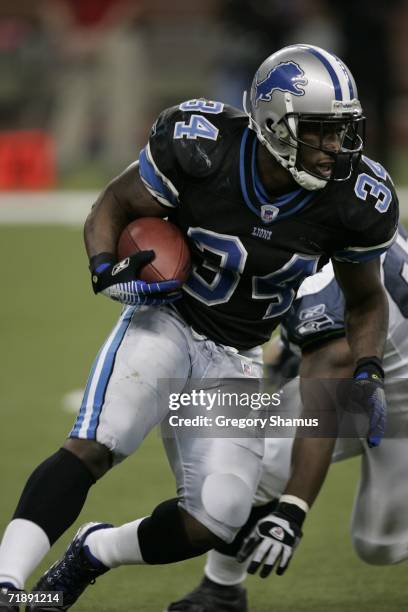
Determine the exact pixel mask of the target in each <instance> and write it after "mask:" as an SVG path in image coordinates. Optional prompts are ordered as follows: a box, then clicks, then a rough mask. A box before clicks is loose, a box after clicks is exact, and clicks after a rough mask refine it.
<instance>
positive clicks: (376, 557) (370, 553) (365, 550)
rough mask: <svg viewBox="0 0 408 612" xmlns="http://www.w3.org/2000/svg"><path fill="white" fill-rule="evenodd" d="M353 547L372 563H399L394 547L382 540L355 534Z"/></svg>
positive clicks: (365, 560)
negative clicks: (373, 539)
mask: <svg viewBox="0 0 408 612" xmlns="http://www.w3.org/2000/svg"><path fill="white" fill-rule="evenodd" d="M352 540H353V547H354V550H355V551H356V553H357V555H358V556H359V557H360V559H361V560H362V561H364V562H365V563H369V564H370V565H390V564H391V563H397V562H398V560H399V559H397V558H396V555H395V551H394V547H393V546H390V545H387V544H382V543H381V542H375V541H370V540H367V539H365V538H362V537H358V536H353V538H352Z"/></svg>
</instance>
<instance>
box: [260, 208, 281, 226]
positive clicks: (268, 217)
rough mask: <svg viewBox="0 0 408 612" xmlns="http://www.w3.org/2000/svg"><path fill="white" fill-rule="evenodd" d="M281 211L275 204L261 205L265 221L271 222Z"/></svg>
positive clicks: (262, 217)
mask: <svg viewBox="0 0 408 612" xmlns="http://www.w3.org/2000/svg"><path fill="white" fill-rule="evenodd" d="M278 212H279V208H277V207H276V206H273V204H264V205H263V206H261V219H262V221H263V222H264V223H271V222H272V221H273V220H274V219H275V217H276V216H277V214H278Z"/></svg>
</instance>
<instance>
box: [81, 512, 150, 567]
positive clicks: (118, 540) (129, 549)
mask: <svg viewBox="0 0 408 612" xmlns="http://www.w3.org/2000/svg"><path fill="white" fill-rule="evenodd" d="M144 518H145V517H143V518H140V519H137V521H133V522H132V523H126V525H122V526H121V527H113V528H112V529H99V530H98V531H94V532H93V533H91V534H90V535H89V536H88V537H87V538H86V540H85V542H84V546H85V547H88V548H89V552H90V553H91V555H93V556H94V557H95V558H96V559H97V560H98V561H100V562H101V563H103V564H104V565H105V566H106V567H111V568H112V567H118V566H119V565H144V564H145V562H144V561H143V558H142V553H141V552H140V546H139V538H138V535H137V530H138V528H139V525H140V523H141V522H142V521H143V519H144Z"/></svg>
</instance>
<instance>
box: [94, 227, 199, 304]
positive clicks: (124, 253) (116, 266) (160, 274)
mask: <svg viewBox="0 0 408 612" xmlns="http://www.w3.org/2000/svg"><path fill="white" fill-rule="evenodd" d="M117 251H118V253H117V255H118V257H117V258H116V257H115V256H114V255H112V254H111V253H100V254H99V255H97V256H96V257H93V258H92V259H91V272H92V286H93V289H94V291H95V293H102V294H103V295H106V296H107V297H110V298H111V299H113V300H116V301H118V302H121V303H122V304H127V305H131V306H135V305H161V304H167V303H171V302H174V301H175V300H177V299H179V298H180V297H181V296H182V294H181V291H180V290H179V289H180V286H181V284H182V283H183V282H184V281H185V280H186V278H187V276H188V273H189V270H190V253H189V250H188V246H187V244H186V242H185V240H184V237H183V235H182V233H181V232H180V230H179V229H178V228H177V227H176V226H175V225H173V224H170V223H168V222H167V221H164V220H163V219H157V218H140V219H137V220H136V221H133V222H132V223H130V224H129V225H128V226H127V227H126V228H125V229H124V230H123V232H122V234H121V236H120V238H119V242H118V248H117Z"/></svg>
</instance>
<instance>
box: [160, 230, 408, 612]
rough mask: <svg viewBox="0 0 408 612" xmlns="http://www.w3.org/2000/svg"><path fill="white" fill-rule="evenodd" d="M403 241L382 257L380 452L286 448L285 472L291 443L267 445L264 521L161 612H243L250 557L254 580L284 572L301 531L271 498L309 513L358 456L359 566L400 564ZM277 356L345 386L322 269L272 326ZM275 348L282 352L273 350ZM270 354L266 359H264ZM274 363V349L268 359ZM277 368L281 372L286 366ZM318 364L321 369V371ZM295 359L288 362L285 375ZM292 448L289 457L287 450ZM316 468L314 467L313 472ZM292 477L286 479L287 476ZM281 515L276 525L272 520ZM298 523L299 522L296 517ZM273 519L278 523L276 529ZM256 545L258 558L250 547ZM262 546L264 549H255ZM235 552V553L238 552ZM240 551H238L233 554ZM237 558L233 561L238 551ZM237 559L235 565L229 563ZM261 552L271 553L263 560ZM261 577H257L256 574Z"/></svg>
mask: <svg viewBox="0 0 408 612" xmlns="http://www.w3.org/2000/svg"><path fill="white" fill-rule="evenodd" d="M407 265H408V234H407V232H406V231H405V229H404V228H403V227H402V226H400V228H399V233H398V236H397V239H396V241H395V242H394V244H393V246H392V247H391V249H390V250H389V251H388V252H387V254H386V255H385V257H383V262H382V267H383V278H384V285H385V287H386V290H387V297H388V302H389V307H390V325H389V329H388V336H387V342H386V349H385V356H384V362H383V365H384V372H385V374H386V380H385V390H386V395H387V406H388V417H387V433H386V437H385V439H384V440H383V441H382V443H381V446H380V448H377V449H375V450H370V449H369V447H368V445H367V443H366V442H365V441H364V440H362V439H358V438H346V437H344V438H339V439H338V440H337V442H336V441H335V438H332V439H331V440H326V441H325V444H327V446H326V450H327V455H326V458H325V456H324V455H323V453H322V452H320V451H321V446H320V443H321V442H322V441H319V440H315V441H313V440H303V441H302V440H297V441H296V442H295V454H294V457H293V458H294V465H293V466H292V469H291V454H292V448H293V442H294V441H293V438H289V437H286V438H283V437H282V438H266V440H265V454H264V459H263V473H262V477H261V480H260V483H259V486H258V490H257V492H256V495H255V505H256V507H258V511H259V513H260V514H261V513H262V512H264V511H265V508H267V507H268V506H267V504H270V507H274V508H275V512H273V513H271V514H270V515H269V516H265V517H263V518H262V519H261V520H260V522H259V523H258V526H257V528H256V530H255V532H254V533H253V534H252V535H250V537H248V538H247V540H246V543H245V544H244V546H242V544H243V540H244V538H245V537H246V536H248V534H249V532H248V529H247V528H245V529H243V530H241V531H240V533H239V534H238V536H237V538H236V539H235V540H234V542H233V543H232V544H230V545H224V546H222V547H219V548H218V549H217V550H212V551H210V553H209V554H208V558H207V563H206V566H205V574H204V577H203V579H202V581H201V583H200V585H199V586H198V587H196V588H195V589H194V590H193V591H192V592H191V593H188V594H187V595H185V596H184V597H182V598H181V599H179V600H178V601H176V602H174V603H172V604H170V605H169V606H168V608H167V610H168V612H178V611H180V612H226V611H230V612H247V610H248V606H247V597H246V591H245V588H244V587H243V582H244V580H245V577H246V574H247V568H248V565H249V562H250V560H249V559H248V561H247V563H243V562H242V561H243V560H245V558H246V557H252V561H253V562H252V565H249V571H250V573H255V572H256V571H257V570H258V568H259V567H262V566H263V568H262V569H261V573H260V574H261V576H263V577H265V576H267V575H268V574H269V573H270V572H271V571H272V570H273V569H274V568H276V572H277V574H283V573H284V571H285V570H286V568H287V566H288V564H289V561H290V559H291V556H292V554H293V552H294V550H295V546H296V545H297V544H298V543H299V541H300V536H301V529H302V527H301V525H300V524H299V523H298V524H296V522H292V524H290V523H291V520H290V519H289V518H288V517H287V516H285V514H284V513H283V514H282V512H280V513H279V509H276V508H277V506H278V504H279V498H280V499H281V500H282V494H283V493H284V491H285V488H286V485H287V483H288V481H289V480H291V482H292V484H291V490H292V493H293V492H295V493H296V494H297V495H301V496H302V498H303V499H304V501H306V503H307V504H308V505H309V504H310V503H311V502H312V500H313V499H314V497H315V492H316V491H317V490H318V489H319V488H320V486H321V484H322V483H323V479H324V475H325V473H326V470H327V467H328V459H329V458H330V453H331V449H333V447H334V449H333V454H332V456H331V461H333V462H337V461H342V460H343V459H347V458H350V457H354V456H358V455H361V456H362V459H361V478H360V483H359V485H358V489H357V492H356V499H355V502H354V506H353V513H352V521H351V537H352V542H353V545H354V548H355V550H356V552H357V554H358V555H359V557H360V558H361V559H362V560H363V561H366V562H367V563H371V564H375V565H389V564H394V563H399V562H400V561H403V560H406V559H408V546H407V544H408V514H407V505H408V496H407V490H406V486H405V484H404V482H405V479H406V473H407V469H408V460H407V453H406V439H405V437H404V436H405V432H406V426H407V422H408V407H407V401H406V400H407V396H408V382H407V379H408V284H407V283H408V277H407V275H406V268H407ZM281 333H282V336H283V349H284V353H287V352H289V351H290V353H291V355H292V356H293V357H294V358H295V359H296V357H295V356H296V355H298V356H299V357H300V356H301V368H300V373H301V376H302V375H303V376H307V377H312V376H317V377H327V378H333V379H334V378H345V377H349V376H351V373H352V370H353V358H352V355H351V352H350V348H349V345H348V343H347V340H346V337H345V326H344V298H343V295H342V293H341V290H340V288H339V286H338V283H337V282H336V280H335V278H334V274H333V268H332V266H331V264H327V265H326V266H325V267H324V268H323V270H322V271H321V272H320V273H318V274H316V275H315V276H313V277H310V278H308V279H306V280H305V281H304V282H303V283H302V285H301V287H300V289H299V291H298V294H297V297H296V299H295V301H294V302H293V305H292V307H291V308H290V310H289V311H288V313H287V315H286V316H285V317H284V319H283V320H282V323H281ZM281 348H282V347H281ZM269 352H271V351H269ZM273 357H274V360H275V361H277V354H276V342H274V351H273ZM282 363H283V367H284V369H286V366H285V362H282ZM322 364H323V365H322ZM293 366H294V359H293V360H292V368H293ZM285 393H286V394H287V396H288V397H289V398H290V400H288V403H290V404H291V405H293V406H294V407H295V408H296V407H298V406H300V405H301V399H300V392H299V379H296V380H293V381H292V382H290V383H289V384H287V385H286V387H285ZM296 445H297V448H296ZM301 445H303V446H304V447H306V446H307V451H308V453H311V452H312V451H313V447H314V446H315V445H317V446H318V447H320V448H319V457H320V459H319V461H320V469H319V473H318V474H317V478H316V479H313V474H312V472H313V469H315V468H313V463H312V461H313V459H312V458H311V457H310V455H309V456H308V455H307V453H306V452H305V451H306V448H303V449H302V448H301ZM316 465H317V464H316ZM291 472H292V476H291ZM279 514H280V516H279ZM302 518H303V517H302ZM277 519H279V522H277ZM277 527H278V528H279V527H281V529H283V531H286V534H285V535H286V537H288V538H290V536H292V534H291V533H290V532H293V534H296V537H295V538H293V536H292V541H291V543H290V544H289V545H287V549H286V553H285V554H283V553H284V544H283V541H282V540H280V539H278V538H276V539H275V538H274V536H273V534H274V533H277V534H278V535H280V532H279V531H278V532H274V531H273V530H274V529H276V528H277ZM256 545H258V546H259V548H258V550H257V551H255V552H252V550H251V549H252V548H253V547H254V546H256ZM261 546H263V547H264V548H263V550H262V551H261V550H260V547H261ZM241 547H242V548H241ZM240 548H241V551H240ZM239 551H240V552H239ZM238 552H239V558H240V559H241V562H238V560H236V558H235V556H236V554H237V553H238ZM268 553H271V554H270V556H269V558H268ZM262 572H263V573H262Z"/></svg>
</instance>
